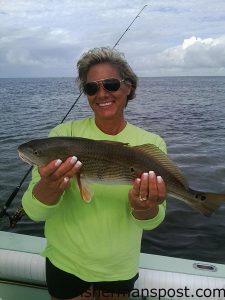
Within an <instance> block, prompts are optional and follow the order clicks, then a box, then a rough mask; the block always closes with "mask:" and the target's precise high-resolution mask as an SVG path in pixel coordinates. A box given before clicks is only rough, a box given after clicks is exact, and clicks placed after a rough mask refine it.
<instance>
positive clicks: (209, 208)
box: [190, 189, 225, 217]
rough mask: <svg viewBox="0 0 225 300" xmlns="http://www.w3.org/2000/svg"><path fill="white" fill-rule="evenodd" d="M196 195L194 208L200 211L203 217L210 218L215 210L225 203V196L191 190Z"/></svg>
mask: <svg viewBox="0 0 225 300" xmlns="http://www.w3.org/2000/svg"><path fill="white" fill-rule="evenodd" d="M190 192H191V193H192V194H193V195H194V198H195V200H197V201H196V203H195V204H194V203H193V206H194V207H195V208H196V209H198V210H199V211H200V212H201V213H202V214H203V215H205V216H207V217H209V216H211V215H212V213H214V212H215V210H216V209H217V208H218V207H219V206H220V205H221V204H222V203H223V202H224V203H225V194H215V193H207V192H200V191H195V190H191V189H190Z"/></svg>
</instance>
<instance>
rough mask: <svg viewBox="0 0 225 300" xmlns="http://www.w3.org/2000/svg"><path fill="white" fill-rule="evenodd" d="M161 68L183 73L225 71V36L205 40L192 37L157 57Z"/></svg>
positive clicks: (157, 63)
mask: <svg viewBox="0 0 225 300" xmlns="http://www.w3.org/2000/svg"><path fill="white" fill-rule="evenodd" d="M155 64H156V65H157V66H158V67H159V68H163V69H164V70H165V69H168V70H169V69H171V70H173V71H174V70H175V69H176V70H177V71H179V70H180V71H181V70H183V71H184V72H185V70H188V69H192V70H195V71H198V70H199V71H202V70H203V69H207V70H210V69H211V72H213V71H215V70H217V72H218V75H219V73H220V72H222V71H225V36H221V37H218V38H205V39H202V38H200V37H195V36H192V37H190V38H187V39H184V41H183V43H182V44H181V45H178V46H175V47H171V48H168V49H166V50H164V51H162V52H161V53H159V54H158V55H157V60H156V63H155Z"/></svg>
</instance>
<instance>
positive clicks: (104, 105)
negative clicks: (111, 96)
mask: <svg viewBox="0 0 225 300" xmlns="http://www.w3.org/2000/svg"><path fill="white" fill-rule="evenodd" d="M112 104H113V102H112V101H107V102H102V103H97V105H98V106H100V107H109V106H110V105H112Z"/></svg>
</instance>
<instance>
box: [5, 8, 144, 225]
mask: <svg viewBox="0 0 225 300" xmlns="http://www.w3.org/2000/svg"><path fill="white" fill-rule="evenodd" d="M146 7H147V4H146V5H144V6H143V7H142V9H141V10H140V11H139V13H138V14H137V15H136V16H135V18H134V19H133V20H132V22H131V23H130V24H129V25H128V27H127V28H126V29H125V30H124V32H123V33H122V34H121V36H120V37H119V38H118V40H117V41H116V43H115V45H114V46H113V47H112V48H113V49H114V48H115V47H116V46H118V45H119V42H120V41H121V40H122V38H123V37H124V35H125V34H126V33H127V31H128V30H129V29H130V28H131V26H132V25H133V23H134V22H135V20H136V19H137V18H138V17H140V14H141V13H142V11H143V10H144V9H145V8H146ZM82 94H83V91H81V92H80V94H79V96H78V97H77V98H76V100H75V101H74V103H73V104H72V105H71V107H70V109H69V110H68V112H67V113H66V114H65V116H64V117H63V118H62V120H61V122H60V124H62V123H63V122H64V121H65V119H66V118H67V117H68V115H69V114H70V112H71V110H72V109H73V108H74V106H75V105H76V104H77V102H78V100H79V99H80V97H81V96H82ZM32 168H33V167H32V166H31V167H30V168H29V169H28V171H27V173H26V174H25V175H24V177H23V178H22V180H21V181H20V183H19V185H18V186H16V188H15V189H14V190H13V192H12V193H11V195H10V196H9V198H8V200H7V201H6V202H5V204H4V205H3V206H2V208H1V210H0V218H2V217H4V216H7V217H8V218H9V221H10V227H12V228H13V227H15V226H16V224H17V222H18V221H19V220H20V219H21V218H22V216H23V215H24V214H25V212H24V210H23V208H18V209H17V211H16V213H15V214H14V215H13V216H10V215H9V213H8V212H7V209H8V208H9V207H10V205H11V203H12V202H13V200H14V198H15V197H16V195H17V194H18V192H19V190H20V188H21V187H22V185H23V183H24V181H25V180H26V178H27V176H28V175H29V174H30V172H31V170H32Z"/></svg>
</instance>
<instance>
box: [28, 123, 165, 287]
mask: <svg viewBox="0 0 225 300" xmlns="http://www.w3.org/2000/svg"><path fill="white" fill-rule="evenodd" d="M50 136H79V137H85V138H90V139H95V140H112V141H119V142H126V143H129V144H130V145H131V146H135V145H141V144H146V143H151V144H155V145H156V146H158V147H159V148H160V149H161V150H162V151H164V152H166V145H165V142H164V141H163V139H162V138H161V137H159V136H158V135H155V134H153V133H150V132H147V131H145V130H143V129H140V128H138V127H136V126H134V125H131V124H130V123H127V125H126V127H125V128H124V129H123V130H122V131H121V132H120V133H119V134H117V135H107V134H105V133H103V132H102V131H101V130H99V129H98V128H97V126H96V125H95V120H94V118H92V117H90V118H86V119H82V120H78V121H71V122H67V123H64V124H61V125H58V126H57V127H55V128H54V129H53V130H52V131H51V133H50ZM74 155H76V153H74ZM78 159H79V157H78ZM39 179H40V176H39V174H38V172H37V168H34V170H33V176H32V181H31V182H30V185H29V187H28V190H27V191H26V192H25V194H24V196H23V199H22V203H23V207H24V209H25V211H26V213H27V214H28V215H29V217H30V218H31V219H33V220H35V221H41V220H44V221H45V236H46V239H47V247H46V249H45V250H44V252H43V253H42V255H44V256H47V257H48V258H49V259H50V260H51V262H52V263H53V264H54V265H55V266H57V267H58V268H60V269H62V270H64V271H66V272H68V273H72V274H74V275H76V276H78V277H79V278H81V279H83V280H85V281H89V282H97V281H117V280H126V279H130V278H131V277H133V276H134V275H135V274H136V273H137V272H138V263H139V253H140V245H141V237H142V231H143V229H146V230H151V229H154V228H155V227H157V226H158V225H159V224H160V223H161V222H162V221H163V219H164V217H165V202H164V203H163V204H161V205H160V206H159V212H158V215H157V216H156V217H155V218H153V219H149V220H137V219H135V218H134V217H133V215H132V213H131V209H130V206H129V202H128V191H129V189H130V188H131V186H128V185H100V184H93V185H92V190H93V191H94V196H93V198H92V201H91V202H90V203H85V202H84V201H83V200H82V198H81V196H80V194H79V191H78V188H77V186H76V184H75V180H71V186H70V187H69V188H67V189H66V191H65V192H64V193H63V195H62V196H61V198H60V200H59V202H58V203H57V204H56V205H53V206H48V205H45V204H43V203H41V202H40V201H38V200H37V199H35V197H34V196H33V195H32V189H33V186H34V185H35V184H36V183H37V182H38V181H39Z"/></svg>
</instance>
